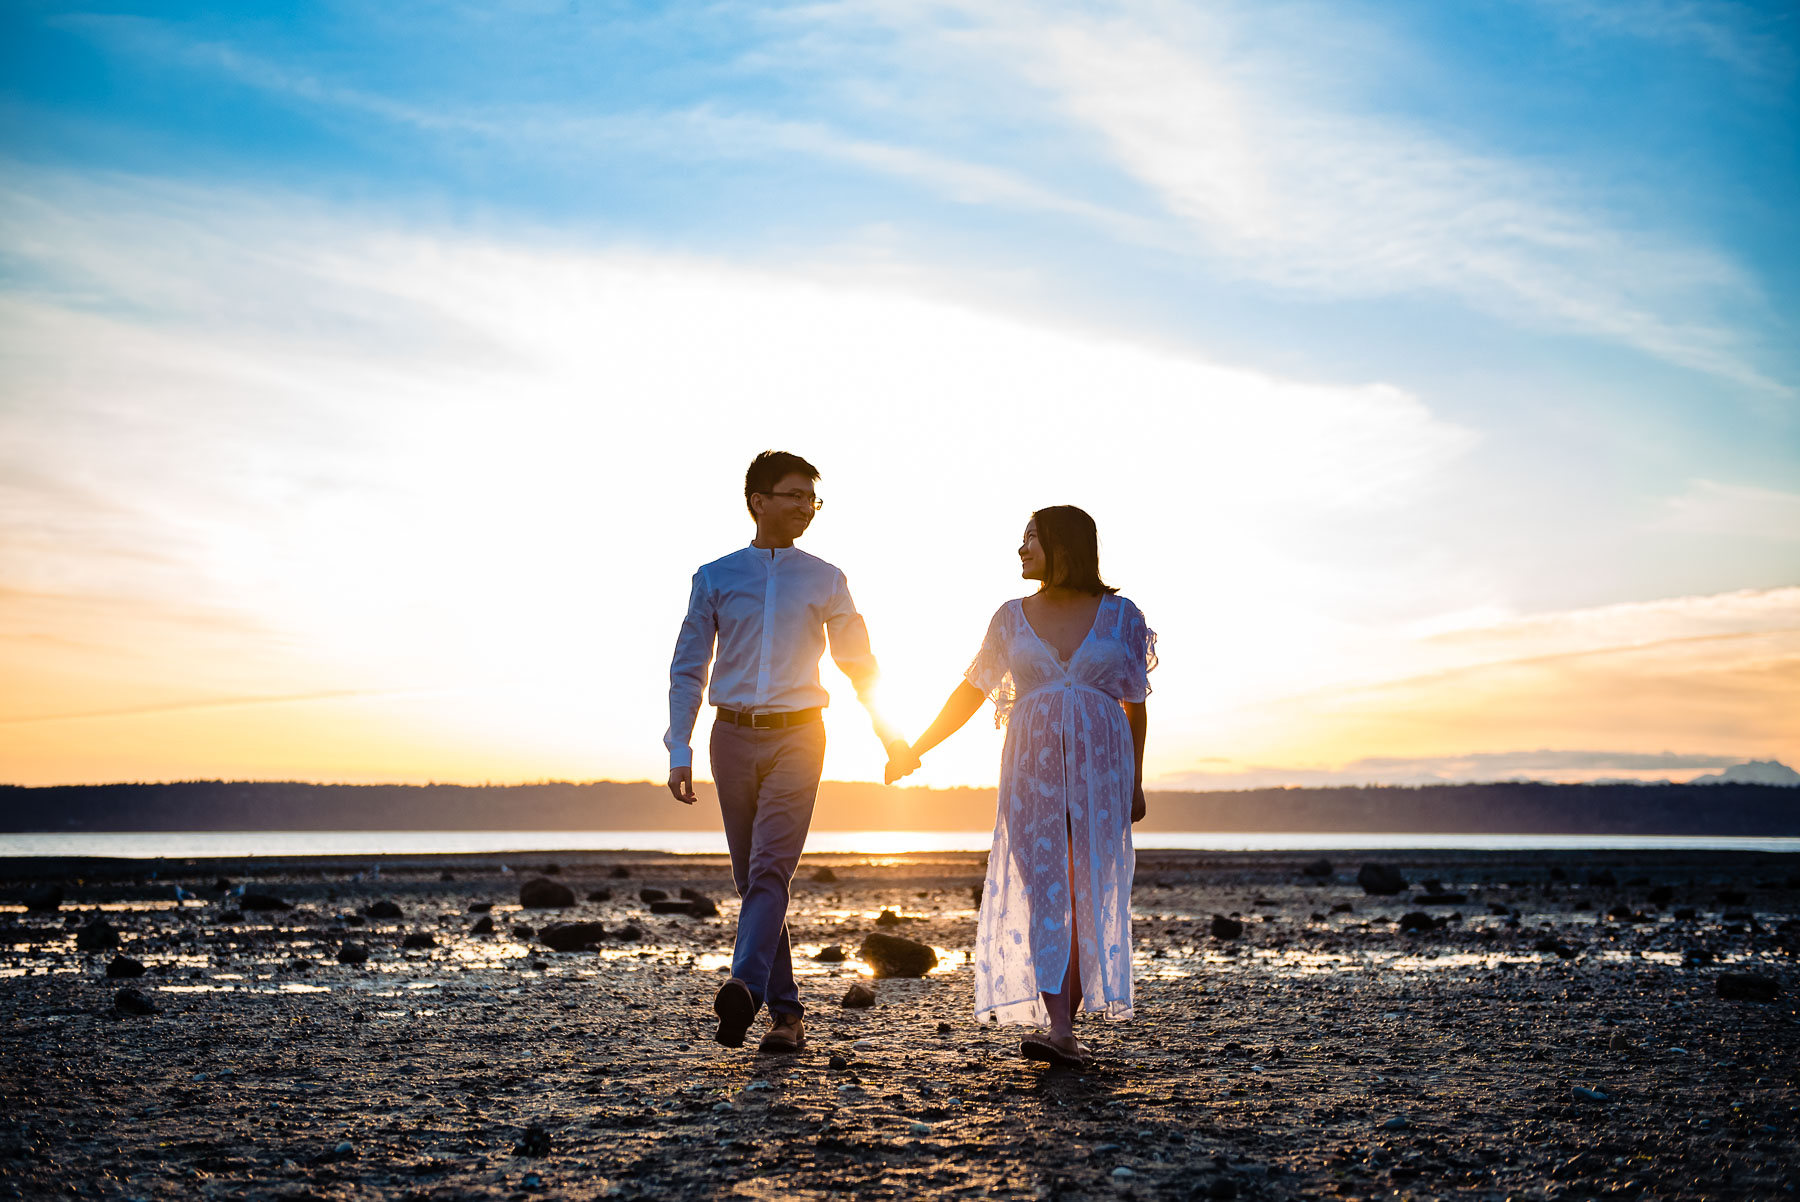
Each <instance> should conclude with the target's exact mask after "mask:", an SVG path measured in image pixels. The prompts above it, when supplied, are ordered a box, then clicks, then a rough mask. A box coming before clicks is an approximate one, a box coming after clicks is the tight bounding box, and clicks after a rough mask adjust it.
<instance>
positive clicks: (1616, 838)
mask: <svg viewBox="0 0 1800 1202" xmlns="http://www.w3.org/2000/svg"><path fill="white" fill-rule="evenodd" d="M991 843H992V833H991V832H989V831H814V832H812V834H811V836H810V837H809V838H808V839H807V841H806V849H807V850H808V851H810V852H823V853H840V854H852V855H898V854H900V853H902V852H909V851H920V852H943V851H986V850H988V847H989V846H990V844H991ZM1136 843H1137V846H1138V847H1139V848H1141V849H1144V850H1176V851H1322V852H1332V851H1340V852H1342V851H1359V850H1367V849H1374V848H1391V849H1395V850H1448V851H1763V852H1800V838H1728V837H1720V836H1706V835H1467V834H1415V835H1395V834H1364V833H1351V834H1345V833H1341V832H1340V833H1329V834H1305V833H1300V834H1294V833H1285V832H1284V833H1273V834H1271V833H1256V832H1244V831H1145V832H1143V833H1141V834H1139V835H1138V836H1137V837H1136ZM539 851H658V852H674V853H676V854H682V855H696V854H698V855H724V854H725V852H726V848H725V836H724V834H723V832H719V831H88V832H81V833H76V834H64V833H56V832H28V833H25V834H0V857H6V856H106V857H112V858H118V859H129V860H148V859H156V858H159V857H164V858H168V859H201V858H209V857H220V858H225V859H236V858H241V857H246V856H284V857H296V856H359V855H461V854H476V855H504V854H507V853H512V852H518V853H525V852H539Z"/></svg>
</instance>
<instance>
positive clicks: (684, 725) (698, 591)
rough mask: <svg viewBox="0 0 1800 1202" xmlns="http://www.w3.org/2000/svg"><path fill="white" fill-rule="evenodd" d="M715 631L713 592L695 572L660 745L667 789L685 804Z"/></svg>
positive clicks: (689, 794) (689, 799)
mask: <svg viewBox="0 0 1800 1202" xmlns="http://www.w3.org/2000/svg"><path fill="white" fill-rule="evenodd" d="M718 633H719V620H718V614H717V613H716V612H715V611H714V610H713V605H712V592H711V590H710V589H709V588H708V587H707V585H706V577H705V574H704V573H702V572H695V573H694V587H693V591H692V592H690V593H689V594H688V608H687V616H686V617H684V618H682V620H681V632H680V633H679V634H677V635H676V636H675V657H674V659H673V660H671V661H670V663H669V729H668V732H667V733H666V734H664V735H663V746H664V747H667V748H668V749H669V792H670V793H672V794H674V795H675V800H676V801H679V802H681V803H682V804H684V805H693V804H694V802H695V801H696V800H698V799H697V798H696V797H695V796H694V749H693V746H692V742H693V738H694V722H695V720H696V719H698V718H699V716H700V700H701V698H702V697H703V696H704V695H705V693H706V670H707V668H708V667H709V666H710V665H711V664H712V657H713V643H714V641H715V640H716V639H717V638H718Z"/></svg>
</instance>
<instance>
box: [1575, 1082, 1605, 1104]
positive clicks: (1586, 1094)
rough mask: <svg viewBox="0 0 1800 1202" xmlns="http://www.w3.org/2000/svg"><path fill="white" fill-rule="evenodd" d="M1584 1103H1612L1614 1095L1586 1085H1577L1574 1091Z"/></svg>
mask: <svg viewBox="0 0 1800 1202" xmlns="http://www.w3.org/2000/svg"><path fill="white" fill-rule="evenodd" d="M1572 1092H1573V1093H1574V1095H1575V1096H1576V1097H1577V1098H1579V1099H1580V1100H1581V1101H1583V1102H1610V1101H1612V1095H1611V1094H1608V1093H1606V1092H1605V1091H1604V1090H1599V1089H1590V1088H1589V1087H1588V1086H1586V1085H1577V1086H1576V1087H1575V1088H1574V1090H1573V1091H1572Z"/></svg>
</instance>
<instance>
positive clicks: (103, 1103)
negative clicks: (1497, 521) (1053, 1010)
mask: <svg viewBox="0 0 1800 1202" xmlns="http://www.w3.org/2000/svg"><path fill="white" fill-rule="evenodd" d="M550 859H551V857H550V856H548V855H543V856H508V857H505V868H504V869H503V867H502V860H501V858H500V857H493V856H487V857H456V858H450V857H437V858H432V857H388V858H386V859H384V860H381V861H376V860H374V859H351V858H344V859H332V860H324V859H319V860H310V861H258V862H245V861H233V862H198V861H190V862H184V863H177V862H164V863H162V864H161V865H159V866H157V867H156V871H157V875H156V877H155V878H154V879H151V877H150V875H149V874H150V872H151V866H149V865H146V864H143V863H132V862H125V861H86V862H75V861H42V860H32V861H27V860H13V861H7V862H4V863H0V894H3V895H4V896H5V897H6V898H7V899H8V900H9V901H11V902H12V903H14V904H11V905H9V906H8V907H7V910H8V912H6V913H4V914H0V934H3V935H4V940H3V942H4V944H5V946H4V947H3V948H0V973H3V974H4V976H3V977H0V1041H3V1044H0V1082H3V1086H4V1094H5V1097H6V1099H7V1102H6V1108H5V1113H4V1116H3V1118H0V1196H6V1197H15V1198H56V1197H82V1198H91V1197H106V1198H163V1197H209V1198H214V1197H216V1198H239V1197H246V1198H259V1199H260V1198H269V1199H294V1200H299V1199H310V1198H372V1197H379V1198H409V1199H410V1198H430V1199H438V1198H444V1199H449V1198H475V1197H484V1198H485V1197H505V1198H511V1199H524V1198H535V1197H558V1198H565V1197H566V1198H590V1197H623V1198H682V1199H688V1198H693V1199H698V1198H714V1197H749V1198H795V1197H802V1198H804V1197H826V1196H833V1197H857V1198H912V1197H946V1198H949V1197H999V1198H1101V1197H1104V1198H1118V1197H1138V1198H1189V1197H1199V1198H1231V1197H1239V1198H1271V1199H1274V1198H1297V1197H1322V1196H1330V1197H1334V1198H1365V1199H1367V1198H1376V1197H1382V1198H1433V1197H1446V1196H1467V1197H1477V1198H1494V1199H1503V1198H1521V1199H1523V1198H1530V1199H1550V1198H1569V1199H1574V1198H1592V1197H1602V1196H1606V1197H1633V1198H1637V1197H1641V1198H1765V1197H1766V1198H1790V1197H1793V1196H1795V1192H1796V1189H1797V1188H1800V1148H1797V1146H1796V1134H1797V1132H1796V1123H1797V1121H1800V1089H1797V1086H1800V1015H1797V1012H1796V1000H1797V999H1800V992H1797V989H1800V972H1797V971H1796V968H1795V963H1794V951H1795V949H1796V947H1797V946H1800V865H1797V864H1794V863H1793V862H1792V861H1791V859H1788V858H1784V857H1782V856H1779V855H1773V854H1752V853H1708V852H1617V853H1591V852H1590V853H1567V854H1565V853H1526V852H1510V853H1501V852H1494V853H1456V852H1404V853H1387V854H1383V853H1370V854H1367V855H1363V854H1357V855H1356V856H1354V857H1352V858H1345V857H1341V856H1340V857H1337V861H1338V862H1335V863H1333V864H1332V865H1331V867H1330V871H1329V873H1328V874H1326V875H1313V876H1309V875H1306V874H1305V873H1304V872H1303V868H1304V867H1305V866H1306V864H1307V863H1308V861H1311V860H1314V859H1316V857H1315V856H1311V855H1295V854H1275V853H1238V854H1219V853H1194V852H1146V853H1143V854H1141V855H1140V859H1139V865H1138V874H1137V884H1136V888H1135V891H1134V910H1135V915H1136V921H1135V944H1136V947H1135V952H1136V964H1137V969H1136V971H1137V990H1138V992H1137V1018H1136V1019H1135V1020H1134V1021H1132V1022H1129V1023H1113V1024H1107V1023H1103V1022H1101V1021H1099V1020H1090V1021H1089V1022H1088V1023H1087V1024H1086V1025H1085V1028H1084V1029H1083V1030H1082V1031H1081V1034H1082V1036H1083V1038H1084V1039H1087V1040H1088V1041H1089V1042H1090V1043H1091V1044H1092V1045H1093V1046H1094V1047H1095V1050H1096V1052H1097V1055H1098V1060H1097V1063H1096V1064H1095V1065H1094V1066H1093V1067H1091V1068H1089V1069H1086V1070H1080V1071H1077V1070H1070V1069H1052V1068H1047V1067H1045V1066H1042V1065H1037V1064H1032V1063H1028V1062H1026V1061H1024V1060H1022V1059H1021V1058H1020V1056H1019V1052H1018V1040H1019V1035H1020V1033H1021V1032H1020V1029H1019V1028H995V1027H992V1026H984V1025H979V1024H977V1023H976V1022H975V1021H974V1019H973V1015H972V1013H971V997H972V989H971V974H970V969H969V966H968V962H967V952H968V949H969V948H970V947H971V945H972V943H973V937H974V926H975V910H974V901H973V889H974V887H975V886H977V885H978V884H979V882H980V880H981V871H982V869H981V857H980V856H979V855H967V854H938V855H914V856H899V857H881V858H871V857H866V856H844V855H839V856H808V857H807V858H806V860H805V861H804V862H803V864H802V867H801V870H800V874H799V876H798V878H797V879H796V882H795V890H794V904H793V908H792V911H791V915H790V929H791V932H792V936H793V939H794V941H795V945H796V953H797V955H798V956H799V957H801V958H802V969H803V971H804V973H805V974H806V975H805V977H804V981H803V990H804V996H805V1000H806V1002H807V1005H808V1006H809V1008H810V1013H809V1015H808V1032H809V1046H808V1047H807V1048H806V1049H805V1050H804V1051H803V1052H802V1053H800V1054H799V1055H797V1056H793V1057H787V1058H775V1057H759V1056H758V1055H756V1053H755V1051H754V1044H753V1043H752V1046H750V1047H746V1048H744V1049H740V1050H735V1051H733V1050H726V1049H723V1048H720V1047H718V1046H717V1045H716V1044H714V1043H713V1041H712V1038H711V1036H712V1030H713V1025H714V1024H713V1016H712V1014H711V1008H710V1007H711V999H712V995H713V991H714V990H715V989H716V988H717V986H718V984H719V982H720V981H721V980H722V979H723V967H724V965H725V964H726V962H727V960H728V957H729V951H730V939H731V933H732V930H733V921H734V918H735V912H736V900H735V898H734V897H733V896H732V891H731V887H730V880H729V871H728V867H727V865H726V863H725V861H724V860H723V859H722V858H719V857H674V856H663V855H654V854H647V853H618V854H605V853H579V854H572V853H558V854H556V855H555V856H554V860H555V862H554V863H551V862H550ZM1368 862H1373V863H1380V864H1383V865H1388V866H1391V867H1392V868H1395V869H1397V870H1398V871H1399V872H1400V873H1401V874H1402V875H1403V876H1404V878H1405V879H1406V881H1407V887H1406V888H1405V889H1404V890H1403V891H1402V892H1399V893H1397V894H1393V895H1389V896H1376V895H1370V894H1368V893H1366V892H1365V890H1364V889H1363V888H1362V887H1361V886H1360V885H1359V884H1358V883H1357V876H1358V870H1359V869H1360V868H1361V866H1362V865H1363V864H1364V863H1368ZM377 863H379V865H380V871H379V872H378V873H377V872H375V867H376V865H377ZM1315 871H1317V867H1316V866H1315ZM815 876H817V877H822V878H825V879H815ZM832 877H835V879H830V878H832ZM532 879H542V880H546V881H549V882H551V883H552V884H558V885H562V886H566V887H567V889H568V890H569V891H570V892H571V893H572V895H573V897H574V899H575V900H574V904H573V905H570V906H566V907H559V908H522V907H521V904H520V902H521V886H522V885H524V884H525V883H526V882H527V881H529V880H532ZM1427 882H1431V885H1428V884H1427ZM177 887H179V888H180V890H181V891H183V892H184V893H187V894H191V895H192V896H191V897H186V898H182V899H178V898H177V896H176V890H177ZM684 888H685V889H687V890H688V891H689V892H690V893H693V894H698V895H701V896H702V897H703V898H705V899H710V900H712V901H715V902H716V903H717V909H718V911H719V913H718V914H717V915H716V916H708V917H694V916H690V915H686V914H679V913H655V912H653V910H655V909H658V908H660V909H663V910H667V909H669V908H670V906H669V903H670V902H679V901H680V900H681V891H682V890H683V889H684ZM644 890H652V891H661V892H662V893H665V894H667V895H668V897H667V898H666V899H662V901H663V904H662V905H661V906H660V907H658V906H656V905H655V904H654V901H655V895H654V893H651V894H645V893H644V892H643V891H644ZM58 892H60V897H58V896H56V894H57V893H58ZM259 895H260V896H259ZM647 897H648V898H650V899H651V900H646V898H647ZM28 901H35V902H36V903H37V908H33V909H28V908H27V904H28ZM52 902H55V903H56V905H55V908H51V903H52ZM259 905H261V906H274V905H280V906H285V907H287V908H264V909H258V908H256V907H257V906H259ZM697 908H698V909H699V910H700V911H701V912H702V913H704V911H705V910H706V909H707V907H706V906H705V905H704V904H702V905H700V906H699V907H697ZM884 910H886V911H891V912H892V919H897V920H898V921H892V920H890V921H888V922H886V923H879V922H878V920H879V918H880V916H881V914H882V912H883V911H884ZM1409 915H1411V916H1412V917H1410V918H1409V917H1408V916H1409ZM1216 917H1222V918H1224V919H1227V920H1232V919H1234V918H1235V921H1237V922H1241V923H1242V932H1241V933H1237V934H1234V933H1233V922H1232V921H1225V922H1215V918H1216ZM484 920H485V922H484ZM97 922H99V923H104V924H105V925H104V926H100V925H96V923H97ZM555 922H565V923H567V922H597V923H599V924H600V926H601V932H594V931H592V929H591V928H590V930H589V932H588V933H589V935H590V936H591V938H592V942H591V946H589V947H587V948H586V949H584V950H576V951H563V952H559V951H554V950H551V949H550V948H549V947H547V946H545V945H544V943H543V942H542V941H541V940H542V938H543V928H544V927H546V925H548V924H550V923H555ZM488 924H491V927H492V930H491V932H489V931H487V929H486V926H487V925H488ZM109 928H110V931H111V935H112V937H113V938H116V940H117V946H116V947H114V946H107V944H108V943H109V942H110V941H109V938H108V929H109ZM878 931H879V932H885V933H890V934H896V935H900V936H903V937H905V938H908V939H912V940H917V941H920V942H922V943H924V944H927V945H929V946H931V947H932V948H934V949H935V950H936V953H937V956H938V959H939V963H938V966H937V968H936V969H935V970H934V971H932V972H931V973H929V974H928V975H926V976H924V977H922V978H918V979H892V978H889V979H879V980H873V979H871V978H870V977H869V976H868V975H867V968H866V966H865V965H864V964H862V963H861V962H860V961H859V960H858V959H857V949H858V947H859V946H860V945H861V943H862V940H863V939H864V937H865V936H867V935H869V934H871V933H875V932H878ZM78 943H82V944H85V945H87V946H85V947H78V946H77V944H78ZM409 944H410V945H411V946H408V945H409ZM347 945H355V946H356V947H360V948H361V949H363V950H365V951H366V953H367V957H366V959H365V960H362V961H361V962H341V958H342V959H347V960H350V961H355V960H356V956H357V953H356V952H355V951H354V950H352V951H349V952H345V951H344V949H345V948H346V946H347ZM830 946H837V947H840V948H842V949H843V950H844V951H845V952H846V953H847V955H848V959H846V960H844V961H843V962H829V961H824V960H816V959H814V958H813V957H814V956H816V955H817V954H818V953H819V952H820V950H821V949H823V948H826V947H830ZM127 961H129V962H135V964H136V965H140V966H141V969H142V972H141V975H136V976H121V975H115V976H111V977H109V976H108V973H109V970H110V971H112V972H113V973H115V974H117V973H131V972H136V971H137V969H136V968H134V966H133V963H128V962H127ZM858 981H863V982H867V983H869V984H871V985H872V986H873V988H874V990H875V993H876V999H877V1000H876V1004H875V1005H874V1006H873V1007H871V1008H867V1009H848V1008H845V1007H843V1006H842V1005H841V1004H840V1001H841V999H842V998H843V997H844V995H845V993H846V991H847V989H848V988H849V986H851V985H852V984H853V983H855V982H858ZM134 1010H153V1012H152V1013H134V1012H133V1011H134ZM760 1030H761V1024H760V1022H759V1025H758V1027H757V1028H756V1029H754V1030H753V1033H752V1038H753V1041H754V1038H755V1036H756V1034H757V1033H759V1032H760Z"/></svg>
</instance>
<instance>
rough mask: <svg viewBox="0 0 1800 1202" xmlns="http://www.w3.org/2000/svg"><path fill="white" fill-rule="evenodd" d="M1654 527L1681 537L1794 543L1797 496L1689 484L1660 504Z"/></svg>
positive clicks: (1799, 519) (1799, 515)
mask: <svg viewBox="0 0 1800 1202" xmlns="http://www.w3.org/2000/svg"><path fill="white" fill-rule="evenodd" d="M1655 525H1656V528H1657V529H1660V530H1673V531H1679V532H1681V533H1683V534H1712V535H1722V536H1725V537H1728V538H1747V539H1759V540H1766V541H1768V542H1771V543H1800V493H1791V492H1782V491H1780V490H1779V489H1773V488H1758V487H1755V486H1754V485H1748V484H1724V483H1720V482H1719V481H1717V480H1692V481H1689V482H1688V486H1687V488H1685V489H1683V490H1682V491H1681V492H1680V493H1678V494H1676V495H1675V496H1673V497H1670V498H1669V499H1668V500H1667V501H1666V502H1665V503H1664V505H1663V510H1662V513H1661V514H1660V515H1659V517H1658V519H1657V521H1656V523H1655Z"/></svg>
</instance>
